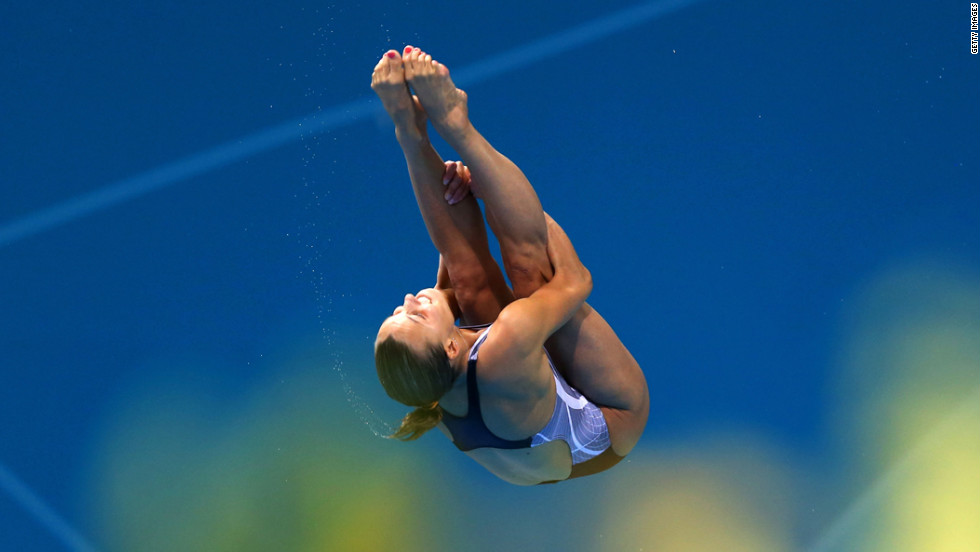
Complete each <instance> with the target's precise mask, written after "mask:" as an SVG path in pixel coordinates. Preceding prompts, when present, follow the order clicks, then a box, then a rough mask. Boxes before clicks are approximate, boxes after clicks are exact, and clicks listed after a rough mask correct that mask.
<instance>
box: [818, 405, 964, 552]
mask: <svg viewBox="0 0 980 552" xmlns="http://www.w3.org/2000/svg"><path fill="white" fill-rule="evenodd" d="M978 422H980V388H978V389H974V390H973V392H972V393H970V394H969V395H967V396H966V398H965V399H963V400H962V401H960V402H959V404H958V405H957V406H956V407H955V408H953V409H952V410H950V412H949V413H948V414H947V415H946V417H945V418H943V420H942V421H941V422H939V423H938V424H936V425H935V426H934V427H933V428H932V429H931V430H930V431H929V433H927V434H926V435H925V436H924V437H923V438H922V439H920V440H919V441H918V442H917V443H916V444H915V446H914V447H913V448H912V449H910V450H909V451H908V452H907V453H905V455H904V456H903V457H902V458H900V459H899V460H898V461H897V462H896V463H895V464H893V465H892V466H891V467H890V468H889V469H888V471H886V472H885V473H884V474H882V475H881V476H880V477H878V478H877V479H876V480H875V482H874V483H873V484H872V485H871V486H870V487H869V488H868V489H866V490H865V491H864V492H863V493H861V495H860V496H858V498H857V499H856V500H855V501H854V502H853V503H852V504H851V505H850V506H848V507H847V509H846V510H844V512H843V513H842V514H841V515H840V516H839V517H838V518H837V519H836V520H835V521H834V522H833V523H832V524H831V525H830V526H829V527H828V528H827V530H825V531H824V532H823V534H822V535H821V536H820V539H819V540H817V541H816V542H814V543H813V545H812V546H810V547H809V548H807V552H831V551H834V550H851V549H853V547H854V543H853V542H851V541H848V540H847V539H848V537H851V538H853V536H854V535H855V533H856V530H857V528H858V527H860V526H861V524H863V523H867V522H868V518H869V517H870V516H871V515H872V514H873V513H874V512H875V510H876V509H878V508H880V507H881V505H882V503H883V502H884V501H885V500H887V498H888V497H889V493H891V492H892V490H893V489H894V487H895V485H897V484H898V482H900V481H901V480H903V479H907V478H910V477H914V476H915V469H916V468H917V467H919V466H920V465H921V462H922V461H924V460H927V459H928V458H929V457H930V455H933V454H934V453H935V452H936V449H938V448H939V447H940V446H942V445H943V444H945V442H946V441H947V440H948V439H949V433H950V430H952V429H953V428H959V427H963V426H970V427H974V426H976V425H977V424H978Z"/></svg>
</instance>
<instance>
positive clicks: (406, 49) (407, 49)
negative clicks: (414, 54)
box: [405, 46, 412, 54]
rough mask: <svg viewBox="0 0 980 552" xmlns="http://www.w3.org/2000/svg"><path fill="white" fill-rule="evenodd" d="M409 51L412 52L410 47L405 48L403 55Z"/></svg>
mask: <svg viewBox="0 0 980 552" xmlns="http://www.w3.org/2000/svg"><path fill="white" fill-rule="evenodd" d="M411 51H412V47H411V46H405V53H406V54H407V53H409V52H411Z"/></svg>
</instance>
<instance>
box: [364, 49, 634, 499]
mask: <svg viewBox="0 0 980 552" xmlns="http://www.w3.org/2000/svg"><path fill="white" fill-rule="evenodd" d="M371 80H372V82H371V87H372V88H373V89H374V91H375V93H377V95H378V96H379V98H380V99H381V102H382V104H383V105H384V107H385V110H386V111H387V112H388V114H389V115H390V117H391V119H392V121H393V122H394V123H395V136H396V138H397V139H398V142H399V144H400V146H401V148H402V152H403V154H404V156H405V160H406V163H407V165H408V171H409V176H410V179H411V181H412V188H413V190H414V192H415V197H416V200H417V202H418V205H419V209H420V211H421V214H422V217H423V219H424V221H425V225H426V228H427V230H428V232H429V236H430V238H431V239H432V242H433V244H434V245H435V246H436V249H438V251H439V253H440V262H439V271H438V275H437V278H436V286H435V287H434V288H430V289H425V290H422V291H420V292H418V293H417V294H414V295H412V294H408V295H406V296H405V299H404V302H403V304H402V305H400V306H399V307H397V308H396V309H394V312H393V313H392V315H391V316H389V317H388V318H386V319H385V320H384V322H383V323H382V324H381V328H380V329H379V331H378V336H377V340H376V342H375V363H376V366H377V370H378V378H379V380H380V381H381V384H382V385H383V386H384V388H385V391H386V392H387V393H388V395H389V396H390V397H392V398H393V399H395V400H397V401H399V402H401V403H403V404H406V405H409V406H414V407H416V409H415V410H414V411H413V412H411V413H409V414H408V415H407V416H406V417H405V419H404V420H403V421H402V426H401V427H400V428H399V430H398V431H397V432H396V433H395V434H394V435H393V437H397V438H400V439H405V440H411V439H415V438H418V437H419V436H420V435H421V434H423V433H425V432H426V431H428V430H429V429H431V428H433V427H439V429H440V430H441V431H442V432H443V433H445V434H446V435H447V436H448V437H449V438H450V439H451V440H452V441H453V442H454V444H455V445H456V446H457V447H458V448H459V449H460V450H463V451H464V452H465V453H466V454H467V455H469V456H470V457H471V458H473V459H474V460H476V461H477V462H478V463H480V464H481V465H483V466H484V467H485V468H487V469H488V470H489V471H490V472H491V473H493V474H495V475H497V476H498V477H500V478H501V479H503V480H505V481H508V482H510V483H514V484H518V485H534V484H539V483H548V482H555V481H561V480H564V479H568V478H573V477H580V476H584V475H590V474H593V473H596V472H599V471H603V470H605V469H608V468H609V467H611V466H613V465H615V464H616V463H617V462H619V460H621V459H622V458H623V457H624V456H626V454H627V453H629V452H630V450H632V448H633V447H634V446H635V445H636V442H637V441H638V440H639V438H640V435H641V434H642V432H643V428H644V426H645V425H646V419H647V413H648V410H649V394H648V391H647V385H646V381H645V379H644V377H643V372H642V371H641V370H640V367H639V365H638V364H637V363H636V361H635V360H634V359H633V357H632V355H630V353H629V351H628V350H627V349H626V347H625V346H624V345H623V344H622V342H621V341H620V340H619V338H618V337H617V336H616V334H615V332H613V330H612V328H611V327H610V326H609V325H608V324H607V323H606V321H605V320H604V319H603V318H602V317H601V316H599V314H598V313H597V312H596V311H595V310H593V309H592V308H591V307H590V306H589V305H588V304H587V303H585V299H586V298H587V297H588V295H589V293H590V292H591V289H592V280H591V276H590V274H589V272H588V270H587V269H586V268H585V267H584V266H583V265H582V263H581V262H580V261H579V259H578V257H577V255H576V254H575V251H574V249H573V248H572V245H571V243H570V242H569V240H568V237H567V236H566V235H565V233H564V231H562V229H561V228H560V227H559V226H558V224H557V223H555V222H554V221H553V220H551V219H550V217H547V215H546V214H545V213H544V212H543V210H542V209H541V204H540V202H539V200H538V198H537V195H536V194H535V193H534V189H533V188H532V187H531V185H530V183H529V182H528V181H527V178H526V177H525V176H524V174H523V173H522V172H521V171H520V169H519V168H518V167H517V166H516V165H514V164H513V163H512V162H511V161H510V160H509V159H507V158H506V157H505V156H503V155H502V154H500V153H499V152H497V151H496V150H495V149H493V147H491V146H490V144H489V143H488V142H487V141H486V140H485V139H484V138H483V136H481V135H480V134H479V133H478V132H477V131H476V130H475V129H474V127H473V125H472V124H471V122H470V121H469V115H468V110H467V96H466V94H465V93H464V92H463V91H462V90H459V89H457V88H456V87H455V85H454V84H453V82H452V80H451V79H450V77H449V70H448V69H447V68H446V67H445V66H444V65H442V64H440V63H438V62H436V61H434V60H433V59H432V58H431V56H429V55H428V54H425V53H424V52H422V51H421V50H419V49H418V48H412V47H411V46H409V47H407V48H405V52H404V54H403V55H399V54H398V53H397V52H395V51H394V50H391V51H389V52H387V53H386V54H385V55H384V56H383V57H382V58H381V61H379V62H378V65H377V66H376V67H375V69H374V73H373V74H372V79H371ZM409 87H411V90H410V88H409ZM412 92H414V94H415V95H414V96H413V95H412ZM427 119H429V120H431V122H432V125H433V127H434V128H435V129H436V131H437V132H439V134H440V135H441V136H442V137H443V138H444V139H445V140H446V142H447V143H449V145H450V146H452V147H453V148H454V149H455V150H456V152H457V153H459V154H460V156H461V157H462V159H463V162H465V166H464V165H463V164H462V163H445V164H444V163H443V161H442V159H441V158H440V157H439V155H438V153H436V151H435V149H434V148H433V147H432V145H431V144H430V142H429V140H428V135H427V122H426V121H427ZM469 191H472V192H473V194H475V195H476V196H478V197H479V198H480V199H482V200H483V202H484V205H485V208H486V218H487V222H488V223H489V224H490V228H491V229H492V230H493V232H494V234H495V236H496V237H497V240H498V242H499V243H500V247H501V253H502V257H503V261H504V267H505V269H506V271H507V275H508V277H509V278H510V281H511V284H512V286H513V290H511V288H510V287H508V286H507V283H506V281H505V280H504V277H503V274H502V273H501V271H500V267H499V266H497V264H496V261H495V260H494V259H493V257H492V255H491V254H490V250H489V246H488V243H487V235H486V229H485V226H484V221H483V214H482V213H481V211H480V207H479V205H478V204H477V201H476V199H475V198H474V195H472V194H469V193H468V192H469ZM457 319H458V320H459V322H460V325H459V326H457V325H456V323H455V321H456V320H457ZM549 353H550V355H549Z"/></svg>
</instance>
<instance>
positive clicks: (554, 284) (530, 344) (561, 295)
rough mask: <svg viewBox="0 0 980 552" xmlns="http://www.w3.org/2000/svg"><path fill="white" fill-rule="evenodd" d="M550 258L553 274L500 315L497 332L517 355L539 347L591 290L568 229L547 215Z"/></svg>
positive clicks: (588, 278) (561, 324)
mask: <svg viewBox="0 0 980 552" xmlns="http://www.w3.org/2000/svg"><path fill="white" fill-rule="evenodd" d="M546 219H547V228H548V247H547V252H548V258H549V260H550V261H551V265H552V267H553V268H554V277H553V278H552V279H551V280H550V281H549V282H547V283H545V284H544V285H542V286H541V287H540V288H538V290H537V291H535V292H534V293H533V294H531V295H530V296H529V297H527V298H524V299H518V300H516V301H514V302H513V303H511V304H510V305H508V306H507V307H506V308H504V310H503V311H502V312H501V313H500V316H499V317H498V319H497V320H498V324H497V326H496V327H498V328H499V329H498V332H505V333H506V335H505V339H506V340H507V342H508V343H509V344H510V348H511V350H512V351H513V354H514V355H515V356H521V355H526V354H528V353H530V352H532V351H535V350H539V349H540V348H541V347H543V346H544V343H545V341H546V340H547V339H548V338H549V337H550V336H551V334H553V333H554V332H555V331H557V330H558V329H559V328H561V327H562V326H564V325H565V323H566V322H568V320H569V319H570V318H571V317H572V315H574V314H575V313H576V312H578V310H579V309H580V308H581V307H582V304H583V303H584V302H585V300H586V299H587V298H588V296H589V294H590V293H591V292H592V275H591V273H590V272H589V270H588V269H587V268H585V265H583V264H582V262H581V261H580V260H579V258H578V255H577V254H576V253H575V249H574V248H573V247H572V243H571V241H570V240H569V239H568V236H567V235H566V234H565V231H564V230H562V228H561V227H560V226H559V225H558V223H556V222H555V221H554V220H553V219H551V217H547V215H546Z"/></svg>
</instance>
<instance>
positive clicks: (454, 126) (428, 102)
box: [402, 46, 469, 138]
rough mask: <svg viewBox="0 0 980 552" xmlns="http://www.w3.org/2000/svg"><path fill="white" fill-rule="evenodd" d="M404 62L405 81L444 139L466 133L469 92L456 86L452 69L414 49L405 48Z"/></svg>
mask: <svg viewBox="0 0 980 552" xmlns="http://www.w3.org/2000/svg"><path fill="white" fill-rule="evenodd" d="M402 61H403V62H404V66H405V79H406V80H407V81H408V83H409V84H411V85H412V89H413V90H414V91H415V94H416V95H417V96H418V98H419V101H420V102H421V105H422V106H423V107H424V108H425V111H426V113H428V115H429V118H430V119H431V120H432V125H433V126H434V127H436V129H437V130H438V131H439V133H440V134H442V135H443V138H448V137H447V136H446V133H449V134H455V133H458V132H460V131H462V130H464V129H465V128H466V127H467V126H468V125H469V110H468V108H467V105H466V92H463V91H462V90H460V89H459V88H456V85H455V84H453V81H452V79H450V78H449V68H448V67H446V66H445V65H443V64H441V63H439V62H438V61H436V60H434V59H432V56H430V55H429V54H426V53H425V52H423V51H422V50H420V49H418V48H413V47H412V46H406V47H405V53H404V54H403V55H402Z"/></svg>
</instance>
